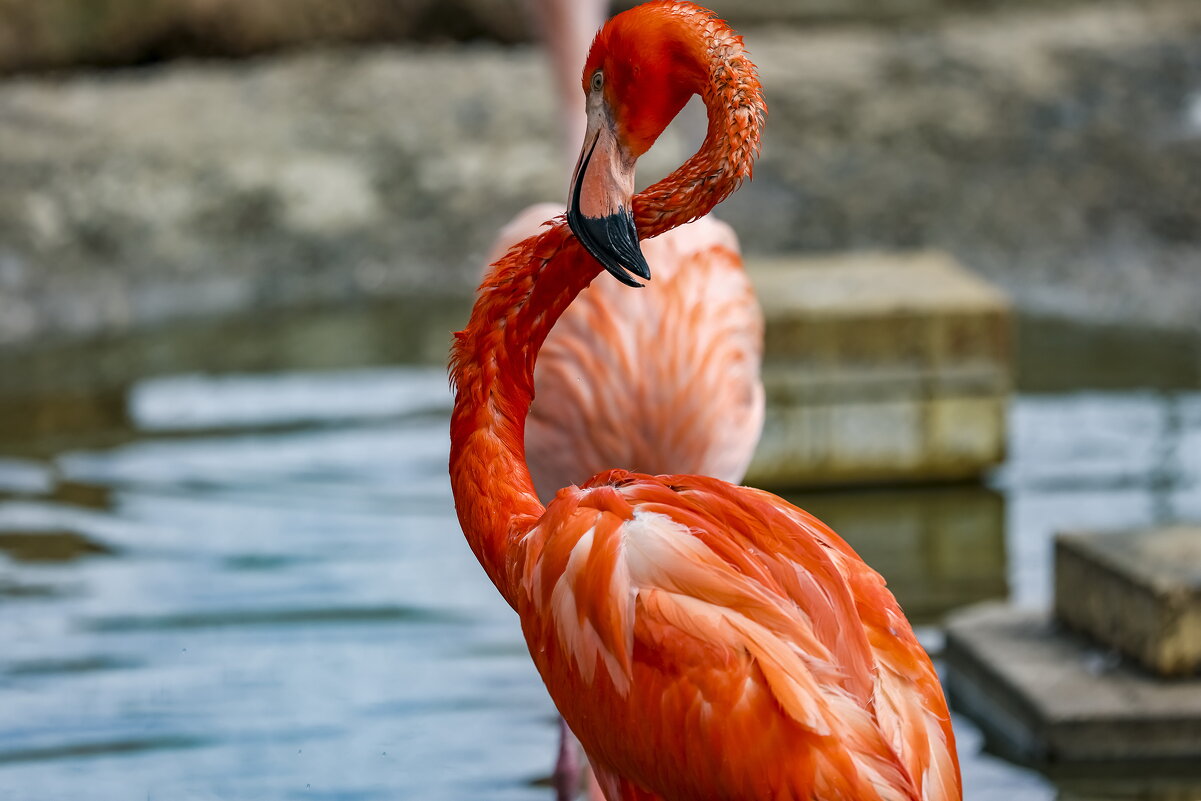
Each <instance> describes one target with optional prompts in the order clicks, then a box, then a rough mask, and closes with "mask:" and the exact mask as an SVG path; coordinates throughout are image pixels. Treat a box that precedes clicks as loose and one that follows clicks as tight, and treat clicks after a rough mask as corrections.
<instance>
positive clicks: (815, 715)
mask: <svg viewBox="0 0 1201 801" xmlns="http://www.w3.org/2000/svg"><path fill="white" fill-rule="evenodd" d="M584 90H585V93H586V95H587V98H588V100H587V104H588V127H587V133H586V138H585V144H584V149H583V152H582V153H581V156H580V161H579V163H578V166H577V168H576V171H575V175H574V176H573V180H572V185H571V186H572V198H571V203H570V206H569V208H568V214H567V221H566V222H567V224H566V225H565V224H564V222H563V221H562V220H556V221H553V222H552V223H551V224H550V225H548V227H546V228H545V229H544V230H543V231H541V232H540V233H539V234H537V235H536V236H533V237H531V238H529V239H526V240H525V241H523V242H521V243H520V244H518V245H517V246H515V247H514V248H512V249H511V250H510V251H509V252H508V253H507V254H505V256H504V257H503V258H501V259H500V261H498V262H497V264H496V265H494V267H493V269H492V270H491V272H490V273H489V275H488V276H487V278H486V279H485V280H484V283H483V284H482V285H481V287H480V292H479V296H478V298H477V301H476V304H475V307H474V309H473V310H472V315H471V319H470V320H469V322H468V325H467V328H466V329H465V330H464V331H462V332H459V333H458V334H457V335H456V341H455V345H454V348H453V352H452V358H451V373H452V378H453V381H454V384H455V386H456V396H455V406H454V411H453V413H452V418H451V456H450V473H451V483H452V488H453V491H454V495H455V503H456V509H457V512H458V515H459V521H460V524H461V525H462V527H463V531H464V533H465V535H466V537H467V540H468V542H469V544H470V545H471V548H472V550H473V551H474V552H475V554H476V556H477V558H478V559H479V560H480V562H481V564H482V565H483V566H484V569H485V571H486V572H487V573H488V575H489V577H490V578H491V579H492V581H493V583H494V584H495V585H496V587H497V588H498V590H499V591H500V592H501V594H502V595H503V596H504V598H505V599H506V600H507V601H508V603H509V604H510V605H511V606H513V607H514V609H516V610H517V612H518V615H519V616H520V619H521V624H522V630H523V632H524V634H525V637H526V642H527V644H528V646H529V649H530V654H531V656H532V657H533V658H534V662H535V664H536V666H537V668H538V670H539V672H540V674H541V675H542V678H543V680H544V682H545V683H546V686H547V688H548V689H549V691H550V694H551V697H552V698H553V699H554V701H555V704H556V705H557V706H558V708H559V711H560V712H561V713H562V714H563V716H564V718H565V719H566V720H567V723H568V724H569V725H570V726H571V729H572V730H573V731H574V732H575V734H576V735H577V736H578V737H579V739H580V742H581V743H582V744H583V746H584V749H585V752H586V753H587V755H588V757H589V759H590V761H591V763H592V766H593V769H594V771H595V772H596V774H597V778H598V779H599V781H600V784H601V787H602V789H603V791H604V794H605V796H606V798H608V799H609V801H617V799H656V798H659V799H664V800H665V801H666V800H667V799H685V798H702V797H703V798H710V797H717V798H747V799H750V798H765V799H766V798H797V799H819V798H820V799H835V798H839V799H927V800H928V801H933V800H934V799H957V798H960V797H961V793H960V785H959V770H958V764H957V761H956V757H955V752H954V741H953V735H952V732H951V729H950V723H949V716H948V714H947V709H946V703H945V701H944V699H943V696H942V692H941V689H940V687H939V685H938V680H937V677H936V676H935V674H934V671H933V668H932V666H931V665H930V662H929V659H928V658H927V656H926V654H925V652H924V651H923V650H922V648H921V646H920V645H919V644H918V642H917V640H916V638H915V637H914V635H913V632H912V630H911V629H910V627H909V625H908V623H907V621H906V620H905V618H904V615H903V614H902V613H901V611H900V608H899V607H898V606H897V604H896V601H895V600H894V599H893V598H892V596H891V594H890V593H889V592H888V591H887V589H885V587H884V582H883V580H882V579H881V578H880V577H879V576H878V575H877V574H876V573H875V572H874V571H872V570H871V569H870V568H868V567H867V565H865V564H864V563H863V562H862V560H860V559H859V558H858V556H857V555H856V554H855V553H854V552H853V551H852V550H851V549H850V547H849V546H847V545H846V544H845V543H844V542H843V541H842V540H841V539H840V538H839V537H838V536H837V535H836V534H834V533H833V532H832V531H830V530H829V529H828V528H826V527H825V526H823V525H822V524H821V523H820V522H818V521H817V520H816V519H814V518H813V517H811V516H809V515H808V514H806V513H805V512H803V511H801V510H800V509H797V508H796V507H794V506H791V505H790V504H788V503H786V502H785V501H783V500H781V499H779V498H776V497H775V496H772V495H770V494H768V493H764V492H761V491H758V490H753V489H748V488H745V487H736V486H733V485H731V484H728V483H726V482H723V481H721V480H718V479H714V478H706V477H701V476H658V477H653V476H649V475H643V474H635V473H629V472H626V471H624V470H610V471H608V472H605V473H601V474H599V475H596V476H594V477H592V478H591V479H590V480H588V481H587V482H585V483H584V484H583V485H581V486H579V487H576V486H572V487H567V488H565V489H562V490H560V491H559V493H558V494H557V495H556V496H555V498H554V500H553V501H552V502H551V503H550V504H549V506H546V507H544V506H543V505H542V504H541V503H540V502H539V500H538V497H537V495H536V492H535V488H534V483H533V480H532V478H531V476H530V472H529V470H528V468H527V467H526V464H525V453H524V439H525V432H524V423H525V418H526V415H527V413H528V411H529V407H530V403H531V400H532V396H533V392H534V362H535V357H536V355H537V352H538V348H539V346H540V345H541V343H542V341H543V340H544V339H545V338H546V335H547V333H548V332H549V330H550V329H551V327H552V326H553V325H554V323H555V321H556V319H558V317H559V316H560V314H562V312H563V311H564V309H566V308H567V306H568V305H569V304H570V303H571V301H572V299H573V298H574V297H575V296H576V295H577V294H578V293H579V292H580V290H581V289H583V287H585V286H586V285H587V284H588V283H589V282H590V281H591V280H592V279H593V278H594V277H595V276H596V275H597V274H598V273H599V272H600V270H601V268H602V267H603V268H604V269H606V270H608V271H609V272H610V273H611V274H612V275H613V276H614V277H616V278H617V279H618V280H619V281H621V282H623V283H628V284H634V285H637V284H638V282H637V280H636V278H643V279H648V278H649V277H650V274H649V270H648V268H647V264H646V262H645V260H644V259H643V256H642V254H641V252H640V250H639V245H638V238H639V236H641V237H644V238H645V237H651V236H655V235H658V234H660V233H662V232H664V231H666V230H668V229H670V228H672V227H675V226H677V225H679V224H681V223H683V222H685V221H687V220H689V219H693V218H695V217H697V216H700V215H703V214H705V213H707V212H708V211H709V210H710V209H711V208H712V207H713V206H714V205H716V204H717V203H718V202H720V201H721V200H723V199H724V198H725V197H727V196H728V195H729V194H730V192H732V191H733V190H734V189H735V188H736V186H737V185H738V184H739V183H740V182H741V181H742V180H743V179H744V178H746V177H749V175H750V171H751V165H752V162H753V160H754V157H755V155H756V154H757V152H758V147H759V132H760V128H761V125H762V120H763V115H764V105H763V99H762V94H761V91H760V87H759V82H758V79H757V76H756V74H755V69H754V66H753V65H752V64H751V63H750V61H749V59H748V58H747V57H746V54H745V52H744V50H743V47H742V41H741V39H740V38H739V37H738V36H737V35H736V34H734V32H733V31H732V30H730V28H729V27H728V26H727V25H726V24H725V23H723V22H721V21H720V20H718V19H716V18H715V17H714V16H713V15H712V14H711V13H710V12H707V11H705V10H704V9H701V8H699V7H698V6H695V5H692V4H691V3H686V2H671V1H670V0H659V2H652V3H648V4H646V5H643V6H639V7H636V8H634V9H632V10H630V11H628V12H625V13H624V14H621V15H618V16H617V17H615V18H614V19H613V20H611V21H610V22H609V23H608V24H607V25H606V26H605V28H604V29H602V31H601V33H600V34H598V36H597V39H596V41H595V42H594V44H593V47H592V50H591V52H590V54H589V57H588V61H587V65H586V67H585V71H584ZM693 93H699V94H700V95H701V96H702V98H703V99H704V101H705V103H706V106H707V107H708V109H709V120H710V123H709V128H708V133H707V136H706V139H705V143H704V145H702V147H701V149H700V150H699V151H698V152H697V153H696V154H695V155H694V156H693V157H691V158H690V159H689V160H688V161H686V162H685V164H684V165H682V166H681V167H680V168H679V169H677V170H676V171H675V172H674V173H672V174H671V175H670V176H668V177H667V178H666V179H664V180H663V181H660V182H659V183H657V184H655V185H654V186H652V187H650V188H649V189H647V190H645V191H644V192H642V193H639V194H638V195H637V196H633V169H634V163H635V161H636V159H637V157H638V156H640V155H641V154H642V153H644V152H645V151H646V149H647V148H648V147H650V145H651V143H653V141H654V139H655V138H656V137H657V136H658V135H659V133H660V132H662V130H663V128H664V127H665V126H666V125H667V123H668V122H669V121H670V120H671V118H672V117H674V116H675V114H676V113H678V112H679V110H680V108H682V107H683V105H684V102H685V101H686V100H687V98H688V97H689V96H690V95H691V94H693ZM569 229H570V230H569ZM589 254H590V255H589ZM635 413H637V412H635Z"/></svg>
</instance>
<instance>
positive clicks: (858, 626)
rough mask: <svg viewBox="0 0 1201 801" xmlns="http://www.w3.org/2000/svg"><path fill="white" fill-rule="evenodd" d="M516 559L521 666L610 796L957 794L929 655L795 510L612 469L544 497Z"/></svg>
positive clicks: (829, 539)
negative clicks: (526, 662)
mask: <svg viewBox="0 0 1201 801" xmlns="http://www.w3.org/2000/svg"><path fill="white" fill-rule="evenodd" d="M519 551H520V555H519V557H518V558H519V559H520V560H521V561H522V563H523V564H524V569H523V570H522V572H523V574H524V575H525V576H526V581H525V583H524V585H523V588H522V591H520V592H519V593H518V597H517V602H518V612H519V614H520V615H521V619H522V625H523V630H524V631H525V635H526V640H527V642H528V645H529V648H530V653H531V654H532V655H533V656H534V661H535V663H536V664H537V666H538V669H539V671H540V672H541V674H542V677H543V680H544V681H545V682H546V684H547V687H548V688H550V691H551V695H552V696H553V697H554V699H555V703H556V705H557V706H558V707H559V709H560V711H561V712H562V713H563V714H564V717H565V718H566V719H567V722H568V724H569V725H570V726H571V728H572V730H573V731H574V732H575V733H576V734H577V736H578V737H579V738H580V741H581V742H582V743H583V744H584V747H585V749H586V751H587V752H588V755H589V758H590V759H591V760H592V762H593V764H594V765H595V766H596V767H597V768H598V774H599V775H600V776H601V778H602V781H609V782H616V783H617V784H618V785H621V784H622V782H624V783H625V785H628V787H627V786H625V785H623V786H622V787H619V788H617V789H618V791H619V792H623V793H625V794H624V795H621V796H620V797H623V798H625V797H638V796H637V793H635V792H634V789H630V788H636V789H637V791H638V792H643V793H649V794H650V796H649V797H662V798H664V799H668V798H681V799H683V798H741V797H754V798H796V799H807V798H815V799H816V798H822V799H834V798H847V799H852V798H853V799H861V800H863V801H866V800H867V799H930V800H931V801H932V800H933V799H950V798H957V797H958V772H957V769H956V768H955V766H954V764H953V759H954V757H953V756H947V755H948V754H950V753H951V749H949V748H948V743H949V742H951V740H950V734H949V729H948V728H947V727H948V725H949V723H948V720H949V718H948V715H947V710H946V706H945V703H944V702H943V701H942V695H941V692H939V691H938V684H937V677H936V676H935V675H934V672H933V668H932V667H931V665H930V662H929V659H928V658H927V657H926V656H925V653H924V652H923V651H922V649H921V646H920V645H919V644H918V643H917V641H916V639H915V638H914V636H913V633H912V631H911V630H910V629H909V627H908V625H907V624H905V623H904V618H903V616H902V615H901V612H900V609H899V608H898V607H897V604H896V601H895V600H894V599H893V598H892V596H891V594H889V593H888V591H887V590H886V589H885V588H884V584H883V580H882V579H880V577H879V576H878V575H877V574H876V573H875V572H874V571H872V570H871V569H870V568H868V567H867V566H866V565H865V564H863V562H862V561H861V560H859V558H858V557H857V556H855V555H854V552H853V551H851V549H850V548H849V547H848V546H847V545H846V544H845V543H844V542H843V541H842V540H841V539H839V538H838V537H837V535H835V534H834V533H833V532H831V531H830V530H829V529H827V528H826V527H824V526H822V525H821V524H820V523H818V522H816V521H815V520H814V519H813V518H811V517H809V516H808V515H806V514H805V513H804V512H802V511H801V510H799V509H796V508H795V507H792V506H790V505H788V504H786V503H785V502H783V501H781V500H779V499H777V498H774V497H773V496H771V495H768V494H766V493H761V492H758V491H755V490H749V489H745V488H740V487H733V486H731V485H729V484H727V483H725V482H721V481H717V480H714V479H708V478H701V477H697V476H661V477H657V478H653V477H650V476H645V475H637V474H631V473H627V472H625V471H611V472H609V473H606V474H603V475H601V476H598V477H597V478H596V479H594V480H593V481H592V482H590V483H589V484H588V485H587V486H586V487H585V488H583V489H575V488H571V489H566V490H563V491H561V492H560V493H559V494H558V496H557V497H556V498H555V500H554V502H553V503H551V505H550V506H549V507H548V508H547V512H546V515H545V516H544V517H543V518H542V520H541V521H540V523H539V525H538V526H537V527H536V528H534V529H533V530H532V531H531V532H530V533H529V534H528V535H527V536H526V538H525V539H524V540H523V541H522V543H521V546H520V548H519ZM616 777H621V778H620V779H617V778H616ZM613 797H614V798H616V797H618V796H616V795H615V796H613Z"/></svg>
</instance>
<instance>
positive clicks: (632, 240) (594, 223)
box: [567, 114, 651, 287]
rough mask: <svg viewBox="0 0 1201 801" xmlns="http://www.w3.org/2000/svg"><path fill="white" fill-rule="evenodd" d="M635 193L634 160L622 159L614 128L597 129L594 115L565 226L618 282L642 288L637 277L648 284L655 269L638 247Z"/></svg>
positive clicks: (573, 182)
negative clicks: (635, 221) (632, 204)
mask: <svg viewBox="0 0 1201 801" xmlns="http://www.w3.org/2000/svg"><path fill="white" fill-rule="evenodd" d="M598 116H599V115H598ZM605 116H606V117H607V115H605ZM633 194H634V159H632V158H629V157H628V156H626V155H625V154H624V151H623V148H621V146H620V145H619V143H618V141H617V138H616V136H615V135H614V132H613V126H612V124H611V123H609V122H608V120H607V119H605V120H604V121H603V124H594V116H593V115H591V114H590V115H589V125H588V134H587V136H585V138H584V149H583V150H582V151H581V152H580V159H579V161H578V162H577V163H576V168H575V174H574V175H572V177H571V192H570V195H571V202H570V203H569V204H568V206H567V225H568V226H569V227H570V228H571V232H572V233H573V234H575V235H576V238H577V239H579V240H580V243H581V244H582V245H583V246H584V248H585V249H586V250H587V251H588V252H589V253H591V254H592V256H593V257H594V258H595V259H596V260H597V261H598V262H600V263H601V266H602V267H604V268H605V269H606V270H608V271H609V273H610V274H611V275H612V276H613V277H614V278H616V279H617V280H618V281H621V282H622V283H623V284H625V285H626V286H635V287H640V286H642V284H640V283H639V282H638V281H636V280H634V277H635V276H637V277H638V278H642V279H644V280H650V277H651V268H650V266H649V265H648V264H647V263H646V258H645V257H644V256H643V255H642V249H641V248H640V247H639V245H638V229H637V227H636V226H635V225H634V214H633V212H632V211H631V200H632V198H633Z"/></svg>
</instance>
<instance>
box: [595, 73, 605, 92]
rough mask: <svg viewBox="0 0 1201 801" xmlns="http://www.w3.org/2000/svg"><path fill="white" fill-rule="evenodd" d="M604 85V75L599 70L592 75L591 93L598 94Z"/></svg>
mask: <svg viewBox="0 0 1201 801" xmlns="http://www.w3.org/2000/svg"><path fill="white" fill-rule="evenodd" d="M604 85H605V74H604V73H603V72H601V71H600V70H597V71H596V72H594V73H592V91H594V92H599V91H600V90H601V88H602V87H603V86H604Z"/></svg>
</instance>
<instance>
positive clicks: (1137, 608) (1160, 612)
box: [1055, 525, 1201, 676]
mask: <svg viewBox="0 0 1201 801" xmlns="http://www.w3.org/2000/svg"><path fill="white" fill-rule="evenodd" d="M1055 616H1056V618H1057V619H1059V620H1060V621H1061V622H1063V623H1064V624H1066V625H1068V626H1070V627H1071V628H1073V629H1076V630H1077V631H1080V632H1083V633H1085V634H1087V635H1088V636H1090V637H1092V638H1094V639H1096V640H1097V641H1098V642H1100V643H1102V644H1104V645H1107V646H1109V647H1111V648H1116V649H1118V650H1119V651H1121V652H1122V653H1124V654H1127V655H1128V656H1131V657H1133V658H1134V659H1136V660H1137V661H1138V662H1139V663H1140V664H1142V665H1143V666H1144V667H1146V668H1147V669H1148V670H1151V671H1153V672H1155V673H1158V674H1160V675H1163V676H1176V675H1190V674H1195V673H1198V672H1201V525H1192V526H1189V525H1177V526H1168V527H1165V528H1159V529H1152V530H1142V531H1125V532H1116V533H1108V534H1096V533H1093V534H1088V533H1079V534H1075V533H1073V534H1060V535H1059V536H1058V537H1057V538H1056V541H1055Z"/></svg>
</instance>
